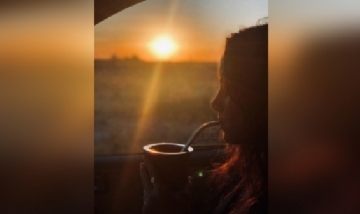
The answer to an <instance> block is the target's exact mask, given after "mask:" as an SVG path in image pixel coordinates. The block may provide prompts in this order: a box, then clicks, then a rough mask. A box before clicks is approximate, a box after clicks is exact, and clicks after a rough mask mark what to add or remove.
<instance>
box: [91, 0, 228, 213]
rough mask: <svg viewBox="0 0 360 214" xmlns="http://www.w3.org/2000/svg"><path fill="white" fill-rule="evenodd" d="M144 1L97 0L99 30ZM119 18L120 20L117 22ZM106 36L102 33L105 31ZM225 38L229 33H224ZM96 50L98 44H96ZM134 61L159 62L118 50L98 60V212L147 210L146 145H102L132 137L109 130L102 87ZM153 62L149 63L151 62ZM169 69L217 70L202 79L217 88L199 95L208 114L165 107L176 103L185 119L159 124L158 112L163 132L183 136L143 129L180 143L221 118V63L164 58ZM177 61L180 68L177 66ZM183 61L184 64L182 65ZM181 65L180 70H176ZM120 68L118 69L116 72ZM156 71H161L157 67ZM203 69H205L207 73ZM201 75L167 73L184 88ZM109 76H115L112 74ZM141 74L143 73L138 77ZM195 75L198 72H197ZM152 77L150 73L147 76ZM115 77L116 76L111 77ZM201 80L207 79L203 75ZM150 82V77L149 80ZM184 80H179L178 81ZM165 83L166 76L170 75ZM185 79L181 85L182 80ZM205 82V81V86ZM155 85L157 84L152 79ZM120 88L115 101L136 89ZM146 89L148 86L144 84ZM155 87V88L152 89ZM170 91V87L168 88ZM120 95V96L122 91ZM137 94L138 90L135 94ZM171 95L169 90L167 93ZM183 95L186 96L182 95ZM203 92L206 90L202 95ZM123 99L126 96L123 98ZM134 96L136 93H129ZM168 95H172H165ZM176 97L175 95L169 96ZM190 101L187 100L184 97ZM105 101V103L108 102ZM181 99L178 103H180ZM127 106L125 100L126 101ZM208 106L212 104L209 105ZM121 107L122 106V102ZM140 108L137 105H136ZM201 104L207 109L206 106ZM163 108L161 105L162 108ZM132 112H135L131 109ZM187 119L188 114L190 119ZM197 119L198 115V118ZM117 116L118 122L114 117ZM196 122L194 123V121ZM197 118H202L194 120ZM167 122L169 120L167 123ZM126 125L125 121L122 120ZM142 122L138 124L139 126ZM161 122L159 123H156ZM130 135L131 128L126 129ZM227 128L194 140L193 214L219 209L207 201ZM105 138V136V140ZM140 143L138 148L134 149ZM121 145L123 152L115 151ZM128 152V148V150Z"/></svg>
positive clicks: (174, 111) (191, 166)
mask: <svg viewBox="0 0 360 214" xmlns="http://www.w3.org/2000/svg"><path fill="white" fill-rule="evenodd" d="M143 2H144V1H142V0H122V1H112V0H95V20H94V24H95V31H96V28H97V26H99V25H101V24H102V22H105V21H106V20H107V19H108V18H109V17H111V16H113V15H114V14H118V13H122V11H125V9H126V8H129V7H134V6H137V5H140V4H142V3H143ZM114 22H115V21H114ZM99 35H100V33H99ZM96 37H97V33H96V32H95V40H96ZM222 39H225V38H222ZM95 49H96V48H95ZM131 63H135V64H136V63H138V64H142V65H139V66H140V67H141V66H143V67H141V68H142V69H143V68H147V69H152V68H153V67H154V66H155V67H156V65H154V64H151V63H148V64H151V65H148V64H146V63H142V62H139V59H138V57H137V56H133V57H130V58H126V59H119V58H118V57H117V56H116V55H114V56H113V57H112V58H111V59H109V60H108V61H106V60H95V165H94V170H95V172H94V175H95V178H94V191H95V213H141V209H142V205H143V194H144V189H143V186H142V183H141V178H140V175H139V164H140V163H141V162H143V152H142V149H141V148H142V147H141V146H137V147H136V146H132V147H131V148H130V147H129V148H130V151H131V152H122V151H123V150H121V148H119V146H113V147H111V149H108V148H103V146H102V145H106V142H105V141H106V140H107V141H110V142H109V143H108V144H109V145H110V144H111V145H112V143H113V142H114V141H126V140H128V139H126V138H119V137H114V135H111V134H110V136H109V134H108V133H106V129H108V128H107V125H108V124H109V121H108V120H105V119H103V118H102V117H105V116H103V115H107V114H108V113H106V112H104V111H103V108H102V106H106V102H107V101H106V99H107V98H104V97H105V95H104V94H105V92H104V93H103V91H105V89H104V90H103V89H102V87H104V88H106V87H108V85H109V84H111V83H110V82H112V81H115V80H114V78H115V77H113V76H112V75H113V73H114V69H115V70H116V69H118V70H119V69H125V68H127V66H128V67H131V66H132V64H131ZM147 66H148V67H147ZM163 66H164V68H163V69H164V70H166V69H173V70H174V72H178V73H180V72H182V70H192V71H194V72H193V73H195V74H197V73H198V74H199V75H201V74H203V73H204V72H207V73H210V72H208V70H211V74H210V76H211V77H209V79H210V80H211V85H206V84H207V83H202V82H206V78H204V79H203V81H198V82H199V83H200V86H198V87H203V88H207V89H209V90H210V89H211V90H210V91H211V93H210V94H207V95H206V96H207V97H206V99H205V98H201V97H200V98H199V97H195V98H194V99H196V100H200V101H201V102H202V104H201V105H200V104H199V105H197V104H192V103H189V105H195V106H198V108H197V112H193V114H195V115H196V114H199V112H205V113H206V116H204V117H196V116H194V115H192V116H188V115H186V114H185V115H184V113H183V112H184V111H185V112H190V110H189V109H188V108H183V109H181V110H178V109H177V108H176V107H174V106H171V105H169V106H165V107H164V108H165V109H168V108H170V109H171V108H172V111H171V112H172V113H169V114H171V115H172V114H175V115H178V118H179V121H180V122H179V124H177V125H173V124H170V125H168V126H166V125H161V124H160V125H159V123H158V121H156V117H155V119H153V120H155V121H154V124H156V126H159V129H160V130H159V132H177V131H178V132H181V133H182V136H181V137H179V138H171V137H168V136H160V137H152V136H151V135H148V133H146V132H145V131H144V132H142V135H143V136H142V137H140V138H139V139H137V141H142V140H143V141H144V142H142V143H143V144H144V143H145V139H146V138H149V139H150V138H151V139H152V141H151V142H166V141H171V142H174V141H175V142H176V143H184V141H185V140H186V139H187V138H188V137H190V135H191V133H192V132H193V131H194V130H195V129H196V128H197V127H199V125H201V124H202V123H205V122H208V121H211V120H216V117H217V115H216V114H215V111H213V110H211V108H210V101H211V98H212V97H213V96H214V93H216V91H217V90H218V87H219V85H218V79H217V70H218V67H217V65H216V64H211V63H210V64H207V63H203V64H199V63H185V64H181V65H173V64H172V63H168V64H166V63H164V65H163ZM174 66H175V68H173V67H174ZM176 66H178V67H176ZM176 70H179V71H176ZM115 72H116V71H115ZM154 72H155V71H154ZM202 72H203V73H202ZM195 74H189V75H188V76H186V77H184V76H176V77H175V78H176V80H175V79H171V78H173V77H167V76H166V74H165V72H164V74H163V77H162V78H164V79H166V78H168V80H169V81H170V82H171V81H172V82H174V83H173V86H175V87H176V86H179V90H182V88H181V87H182V86H183V85H184V84H185V85H186V84H188V82H190V80H191V79H199V76H196V75H195ZM106 75H109V76H111V77H110V78H109V77H106ZM132 75H134V76H135V77H134V78H136V77H139V76H141V75H142V77H144V74H143V73H141V72H140V71H136V69H133V70H132ZM136 75H138V76H136ZM192 75H195V76H192ZM145 76H146V75H145ZM106 78H108V79H107V81H105V80H104V81H103V79H106ZM118 78H119V79H124V78H127V77H124V76H122V77H118ZM144 78H145V79H147V80H146V81H150V80H149V79H151V75H149V76H146V77H144ZM109 79H110V80H109ZM200 79H201V78H200ZM144 81H145V80H144ZM177 81H178V82H177ZM164 82H165V80H164ZM148 84H150V83H148V82H147V83H146V84H144V85H148ZM176 84H179V85H176ZM201 84H202V85H201ZM150 85H151V84H150ZM116 89H117V90H119V92H117V93H118V94H117V95H114V97H115V98H114V97H113V98H109V102H115V101H114V100H116V99H117V98H118V97H122V96H123V97H124V96H127V95H122V94H121V91H127V90H131V88H130V89H129V88H119V87H118V86H116ZM107 90H108V91H110V90H113V89H111V88H108V89H107ZM144 90H146V89H144ZM149 90H150V89H149ZM164 90H166V89H164ZM119 94H120V95H119ZM134 96H135V95H134ZM164 96H165V95H164ZM179 96H180V95H179ZM201 96H203V95H201ZM119 99H120V98H119ZM129 99H130V98H129ZM164 99H166V96H165V98H164ZM169 99H170V98H169ZM181 102H185V101H181ZM102 103H105V104H102ZM175 103H176V102H175ZM120 105H121V104H120ZM204 106H206V107H204ZM116 108H117V109H119V108H121V107H119V105H118V106H116ZM134 108H136V107H132V109H134ZM201 108H205V109H204V110H203V109H201ZM160 111H161V110H160ZM162 111H163V112H164V111H165V110H162ZM129 114H130V113H129ZM117 116H118V117H117V118H118V119H113V123H117V124H119V123H121V121H124V123H127V125H128V124H130V123H129V122H126V121H129V120H128V119H125V118H122V117H121V113H118V114H117ZM184 118H185V119H184ZM194 118H195V119H194ZM114 120H115V122H114ZM189 121H190V122H189ZM191 121H196V122H194V123H191ZM164 123H165V122H164ZM119 126H121V125H119ZM135 126H136V125H135ZM154 126H155V125H154ZM183 126H188V128H187V130H186V132H185V131H182V130H181V127H183ZM124 129H130V128H128V127H125V128H123V129H121V128H117V129H116V130H117V131H116V132H117V133H119V132H123V130H124ZM125 135H126V133H125ZM220 135H221V130H220V127H218V126H214V127H210V128H207V129H205V130H204V131H203V132H202V133H201V134H200V135H199V136H198V137H197V138H196V139H195V141H194V142H193V144H192V147H193V148H194V151H193V152H192V154H191V155H190V160H189V163H188V170H189V176H192V178H193V180H192V184H193V187H192V192H193V194H192V204H191V206H192V212H193V213H209V212H210V211H207V210H206V209H209V210H211V209H213V207H212V206H215V205H216V204H213V205H212V204H209V203H208V201H207V200H206V199H207V198H208V197H207V196H208V195H209V192H211V191H212V190H211V189H210V185H209V175H210V173H209V171H210V170H211V169H212V168H213V167H214V163H219V162H221V161H222V160H223V158H224V148H225V144H224V142H223V140H222V139H221V137H220ZM104 139H105V140H104ZM134 147H136V148H134ZM115 150H117V151H119V152H114V151H115ZM126 151H127V150H126Z"/></svg>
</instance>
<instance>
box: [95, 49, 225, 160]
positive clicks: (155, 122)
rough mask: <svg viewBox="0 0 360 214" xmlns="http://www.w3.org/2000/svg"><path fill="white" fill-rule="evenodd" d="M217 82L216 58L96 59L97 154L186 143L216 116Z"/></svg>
mask: <svg viewBox="0 0 360 214" xmlns="http://www.w3.org/2000/svg"><path fill="white" fill-rule="evenodd" d="M218 87H219V83H218V74H217V64H216V63H211V62H204V63H201V62H145V61H142V60H140V59H139V58H137V57H136V56H134V57H131V58H124V59H119V58H117V57H115V56H114V57H112V58H111V59H95V155H96V156H102V155H115V154H126V153H139V152H142V147H143V146H144V145H145V144H149V143H157V142H175V143H185V142H186V140H187V139H188V137H189V136H190V135H191V133H192V132H193V131H194V130H195V129H196V128H197V127H198V126H199V125H201V124H202V123H204V122H207V121H210V120H214V119H215V118H216V113H215V112H214V111H213V110H212V109H211V108H210V102H211V99H212V98H213V97H214V96H215V94H216V91H217V89H218ZM151 91H152V92H151ZM150 92H151V93H150ZM149 97H150V98H149ZM147 99H148V100H147ZM144 108H145V109H146V110H144ZM139 130H140V131H139ZM212 139H214V138H212ZM215 140H216V138H215ZM212 141H213V140H212ZM214 143H215V142H214Z"/></svg>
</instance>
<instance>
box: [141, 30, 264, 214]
mask: <svg viewBox="0 0 360 214" xmlns="http://www.w3.org/2000/svg"><path fill="white" fill-rule="evenodd" d="M220 78H221V79H220V81H221V88H220V90H219V92H218V94H217V96H216V97H215V99H214V101H213V102H212V108H213V109H214V110H216V111H217V112H218V115H219V121H220V124H221V129H222V130H223V136H224V140H225V141H226V142H227V146H226V154H227V155H226V156H227V160H226V162H225V163H223V164H221V165H220V166H218V167H217V168H216V169H215V170H214V171H213V175H212V178H213V183H214V185H215V186H216V189H217V190H218V193H219V194H221V197H220V201H219V204H218V206H217V208H216V209H215V210H214V212H215V213H237V214H241V213H267V121H268V120H267V112H268V109H267V95H268V93H267V88H268V25H261V26H255V27H251V28H247V29H244V30H241V31H240V32H239V33H236V34H232V36H231V37H230V38H228V39H227V41H226V47H225V52H224V55H223V59H222V63H221V69H220ZM147 169H149V171H150V172H151V171H152V169H151V166H149V165H146V166H145V164H144V163H141V165H140V174H141V177H142V181H143V185H144V188H145V190H146V192H147V196H146V197H145V202H144V207H143V213H156V212H157V213H190V212H191V211H190V206H189V205H190V201H189V194H188V189H184V191H182V192H180V193H169V192H168V191H167V190H166V189H164V188H161V184H156V183H154V185H153V184H152V183H150V182H149V180H150V179H149V176H148V174H147Z"/></svg>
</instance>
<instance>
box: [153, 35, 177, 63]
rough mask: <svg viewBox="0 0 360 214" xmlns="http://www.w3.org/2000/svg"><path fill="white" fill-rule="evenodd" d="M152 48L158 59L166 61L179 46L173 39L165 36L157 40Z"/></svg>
mask: <svg viewBox="0 0 360 214" xmlns="http://www.w3.org/2000/svg"><path fill="white" fill-rule="evenodd" d="M150 48H151V50H152V52H154V54H155V55H156V56H157V57H158V58H160V59H165V58H168V57H170V55H171V54H173V53H174V52H175V51H176V49H177V46H176V44H175V43H174V41H173V40H172V39H170V38H169V37H165V36H164V37H159V38H157V39H155V40H154V41H153V42H152V43H151V45H150Z"/></svg>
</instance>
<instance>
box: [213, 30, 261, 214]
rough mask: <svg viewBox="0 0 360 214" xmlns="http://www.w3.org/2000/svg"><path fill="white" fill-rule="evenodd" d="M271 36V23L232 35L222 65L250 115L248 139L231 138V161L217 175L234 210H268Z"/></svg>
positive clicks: (224, 76)
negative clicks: (269, 53) (269, 35)
mask: <svg viewBox="0 0 360 214" xmlns="http://www.w3.org/2000/svg"><path fill="white" fill-rule="evenodd" d="M267 39H268V25H267V24H266V25H261V26H255V27H251V28H247V29H244V30H241V31H240V32H239V33H236V34H232V36H231V37H230V38H228V39H227V41H226V48H225V52H224V56H223V59H222V65H221V68H220V76H221V79H222V82H223V84H224V85H225V86H224V87H226V88H227V91H228V93H229V95H230V97H231V98H232V99H233V100H234V101H235V102H239V103H242V104H243V105H242V106H243V107H242V111H243V112H244V117H245V118H244V121H245V130H244V133H245V136H242V137H241V139H239V141H242V142H227V145H226V149H225V150H226V157H225V161H224V162H223V163H222V164H219V165H218V166H217V167H216V168H215V169H214V170H213V173H212V181H213V182H214V183H215V186H216V187H217V190H218V191H219V192H220V193H221V194H222V197H221V201H223V202H224V201H227V200H229V201H230V202H228V203H229V204H228V205H229V206H230V210H231V211H230V213H236V214H245V213H257V212H259V209H260V210H261V212H263V211H266V209H267V207H265V206H267V205H266V204H267V203H266V202H267V151H268V147H267V138H268V135H267V122H268V117H267V115H268V113H267V112H268V111H267V110H268V108H267V101H268V99H267V97H268V93H267V92H268V91H267V88H268V84H267V82H268V61H267V60H268V59H267V56H268V55H267V48H268V42H267V41H268V40H267ZM256 205H258V206H256Z"/></svg>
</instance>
